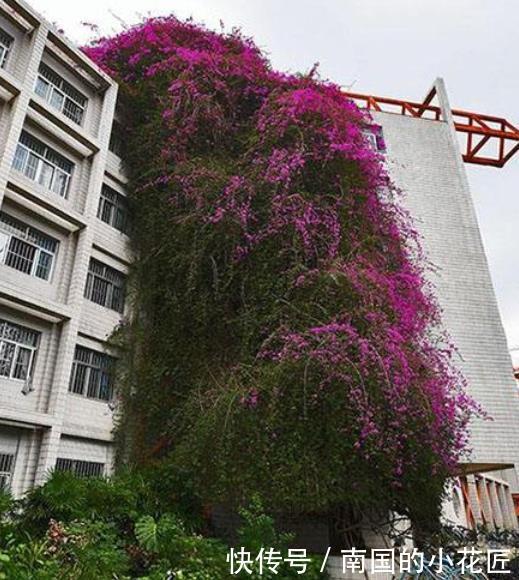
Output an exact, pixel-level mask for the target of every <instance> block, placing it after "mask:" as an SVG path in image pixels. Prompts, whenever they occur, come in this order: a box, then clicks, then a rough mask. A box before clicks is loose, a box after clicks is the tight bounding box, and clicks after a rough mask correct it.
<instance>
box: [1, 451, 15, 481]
mask: <svg viewBox="0 0 519 580" xmlns="http://www.w3.org/2000/svg"><path fill="white" fill-rule="evenodd" d="M13 468H14V454H13V453H0V490H7V489H9V488H10V486H11V478H12V476H13Z"/></svg>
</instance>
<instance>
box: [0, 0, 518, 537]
mask: <svg viewBox="0 0 519 580" xmlns="http://www.w3.org/2000/svg"><path fill="white" fill-rule="evenodd" d="M0 65H1V68H0V99H1V102H0V136H1V138H0V144H1V147H2V149H1V157H0V159H1V160H0V481H1V482H3V483H4V484H9V485H10V486H11V488H12V489H13V491H14V492H15V493H16V494H21V493H23V492H24V491H25V490H26V489H28V488H30V487H31V486H32V485H34V484H37V483H40V482H42V481H43V480H44V479H45V477H46V474H47V473H48V471H49V469H52V468H60V469H69V470H73V471H75V472H77V473H79V474H83V475H88V474H100V473H109V471H110V469H111V464H112V460H113V451H112V448H111V437H112V434H111V430H112V424H113V411H114V409H113V405H112V403H111V397H112V385H111V379H110V372H109V371H110V367H111V365H113V363H114V359H115V357H116V353H114V352H112V351H111V350H110V347H109V346H108V345H107V342H106V341H107V337H108V336H109V335H110V333H111V332H112V330H113V329H114V328H115V327H116V326H117V325H118V324H119V322H120V321H121V318H122V317H123V316H124V313H125V305H124V286H125V273H126V272H127V266H128V263H129V261H130V258H131V256H130V252H129V249H128V244H127V242H128V239H127V236H126V234H125V231H126V226H127V209H126V203H125V195H124V184H125V179H124V176H123V175H122V171H121V160H120V159H119V158H118V157H117V155H116V151H117V140H116V138H111V135H112V126H113V124H114V115H115V106H116V96H117V86H116V84H115V83H114V82H113V81H112V80H111V79H110V78H109V77H107V76H106V75H105V74H104V73H103V72H102V71H101V70H99V69H98V68H97V67H96V65H95V64H93V63H92V62H91V61H89V59H87V58H86V57H85V56H84V55H83V54H82V53H81V52H80V51H78V50H77V49H76V48H75V47H74V46H72V45H71V44H70V43H69V42H67V41H66V40H65V39H64V38H63V37H62V36H61V35H60V34H59V33H58V32H57V31H56V30H55V29H54V28H53V27H52V26H51V25H49V24H48V23H47V22H45V21H44V20H42V19H41V17H40V16H38V15H37V14H36V13H35V12H34V11H32V10H31V8H30V7H28V6H27V5H26V4H25V3H24V2H23V1H22V0H7V1H6V2H5V3H4V2H2V3H1V4H0ZM434 95H436V96H437V97H438V100H439V105H438V106H432V105H431V104H430V103H431V99H432V96H434ZM350 96H352V98H356V99H357V100H359V101H361V105H362V104H363V103H362V101H364V104H366V103H367V104H368V105H370V104H373V103H375V104H377V106H376V107H373V108H374V109H375V112H374V118H375V122H376V123H377V124H378V125H379V126H380V133H379V135H378V138H375V139H373V146H374V147H379V148H380V149H383V150H384V154H385V155H386V156H387V160H388V166H389V169H390V172H391V174H392V176H393V178H394V180H395V181H396V183H397V185H399V186H400V187H401V188H402V189H403V190H404V191H406V192H408V194H407V197H406V200H405V203H406V204H407V206H408V208H409V210H410V211H411V213H412V214H413V216H414V217H415V219H416V220H417V223H418V226H419V229H421V231H422V234H423V237H424V246H425V250H426V252H427V254H428V256H429V258H430V260H431V261H432V262H433V263H434V264H435V265H436V266H437V270H436V272H435V273H434V274H431V276H432V277H433V282H434V284H435V285H436V287H437V292H438V297H439V300H440V303H441V305H442V307H443V310H444V320H445V324H446V326H447V329H448V330H449V332H450V334H451V336H452V339H453V341H454V343H455V344H456V346H457V347H458V350H459V360H458V364H459V365H460V367H461V368H462V370H463V372H464V374H465V375H466V377H467V379H468V382H469V390H470V392H471V394H472V395H473V396H474V397H475V398H476V399H477V400H478V401H479V402H480V403H481V404H482V405H483V407H484V408H485V409H486V410H487V411H488V413H489V414H490V415H491V416H492V417H493V419H494V420H493V421H492V422H488V421H477V422H475V423H474V425H473V426H472V442H473V447H474V455H473V457H472V459H471V460H470V462H467V463H466V464H465V465H464V466H463V471H462V473H460V477H461V485H460V486H459V487H458V488H456V489H455V490H454V491H453V500H452V502H451V504H449V506H448V507H447V510H448V512H449V514H450V515H451V516H452V517H454V518H456V519H457V520H458V521H460V522H461V523H467V524H471V525H472V524H476V523H480V522H485V523H488V524H489V525H492V526H494V525H497V526H500V527H502V526H507V527H513V526H515V525H517V521H516V519H515V516H514V515H513V503H512V493H516V492H519V480H518V474H517V471H516V468H515V466H519V438H518V437H517V427H516V425H517V422H518V421H519V399H518V396H517V389H516V387H515V385H514V379H513V377H512V374H511V373H510V357H509V354H508V351H507V345H506V341H505V336H504V332H503V328H502V324H501V320H500V316H499V312H498V309H497V304H496V299H495V295H494V291H493V288H492V283H491V280H490V275H489V271H488V266H487V262H486V258H485V254H484V251H483V246H482V243H481V238H480V233H479V228H478V224H477V220H476V215H475V212H474V208H473V204H472V200H471V196H470V191H469V187H468V182H467V178H466V174H465V168H464V165H463V159H465V160H466V161H468V160H470V159H473V160H474V159H477V152H474V151H473V150H472V151H469V153H467V154H465V155H464V157H463V158H462V154H461V152H460V148H459V144H458V140H457V136H456V125H455V122H454V121H453V112H452V110H451V108H450V106H449V103H448V99H447V95H446V91H445V87H444V86H443V83H442V81H440V80H438V81H436V83H435V86H434V92H433V93H430V97H428V98H427V99H426V100H425V101H424V103H422V104H418V105H415V108H414V109H413V108H412V107H411V108H409V107H407V108H406V107H402V109H401V111H398V112H399V114H394V112H384V109H383V106H382V105H383V104H384V103H383V100H379V102H378V103H377V102H376V101H375V100H374V99H375V98H373V97H364V96H362V95H360V96H359V95H350ZM370 99H371V100H370ZM386 102H388V100H386ZM417 107H418V108H417ZM410 110H411V111H413V110H414V114H412V115H408V114H406V112H407V113H409V111H410ZM426 112H432V116H429V117H428V116H427V115H425V114H424V113H426ZM416 113H419V114H416ZM518 138H519V137H518ZM474 149H475V148H474ZM478 150H479V149H478ZM501 161H502V160H501ZM501 161H499V162H501ZM473 162H476V161H473ZM496 163H497V162H496ZM463 508H464V509H463Z"/></svg>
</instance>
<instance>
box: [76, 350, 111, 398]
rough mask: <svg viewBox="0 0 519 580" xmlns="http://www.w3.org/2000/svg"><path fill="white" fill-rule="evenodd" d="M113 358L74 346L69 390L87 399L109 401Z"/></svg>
mask: <svg viewBox="0 0 519 580" xmlns="http://www.w3.org/2000/svg"><path fill="white" fill-rule="evenodd" d="M114 364H115V359H114V358H113V357H111V356H108V355H107V354H104V353H102V352H98V351H96V350H91V349H89V348H85V347H84V346H79V345H77V346H76V352H75V354H74V362H73V364H72V374H71V375H70V385H69V391H70V392H71V393H75V394H76V395H82V396H83V397H87V398H89V399H99V400H101V401H111V400H112V398H113V368H114Z"/></svg>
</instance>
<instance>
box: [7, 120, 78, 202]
mask: <svg viewBox="0 0 519 580" xmlns="http://www.w3.org/2000/svg"><path fill="white" fill-rule="evenodd" d="M13 168H14V169H16V170H17V171H20V172H21V173H23V174H24V175H25V176H26V177H28V178H29V179H32V180H33V181H36V182H37V183H39V184H40V185H42V186H43V187H45V188H46V189H49V190H50V191H53V192H54V193H57V194H58V195H60V196H61V197H67V194H68V189H69V185H70V178H71V176H72V171H73V169H74V164H73V163H72V161H69V160H68V159H67V158H66V157H64V156H63V155H61V154H60V153H58V152H57V151H55V150H54V149H52V148H51V147H48V146H47V145H45V143H43V142H42V141H40V140H39V139H37V138H36V137H34V136H33V135H31V134H30V133H28V132H27V131H22V134H21V136H20V140H19V141H18V146H17V147H16V152H15V154H14V160H13Z"/></svg>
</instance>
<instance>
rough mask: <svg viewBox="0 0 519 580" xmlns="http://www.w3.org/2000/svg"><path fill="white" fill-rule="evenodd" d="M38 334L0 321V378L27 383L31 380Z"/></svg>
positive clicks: (23, 327) (17, 325)
mask: <svg viewBox="0 0 519 580" xmlns="http://www.w3.org/2000/svg"><path fill="white" fill-rule="evenodd" d="M39 337H40V333H39V332H36V331H34V330H31V329H30V328H26V327H25V326H20V325H19V324H13V323H12V322H7V321H6V320H0V377H6V378H8V379H17V380H21V381H28V380H29V379H30V378H31V373H32V368H33V365H34V358H35V356H36V350H37V348H38V340H39Z"/></svg>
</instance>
